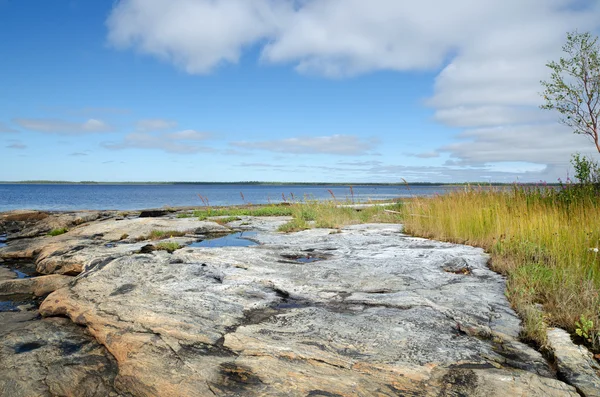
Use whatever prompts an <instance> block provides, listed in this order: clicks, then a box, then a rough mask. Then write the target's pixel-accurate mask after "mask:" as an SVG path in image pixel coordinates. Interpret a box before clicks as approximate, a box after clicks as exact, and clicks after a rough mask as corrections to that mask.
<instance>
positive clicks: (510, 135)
mask: <svg viewBox="0 0 600 397" xmlns="http://www.w3.org/2000/svg"><path fill="white" fill-rule="evenodd" d="M459 139H461V140H460V141H459V142H457V143H452V144H450V145H446V146H444V147H442V148H440V149H439V151H441V152H448V153H449V155H450V157H451V158H452V159H454V160H453V161H452V162H451V163H450V164H453V165H463V166H465V165H473V164H479V165H482V164H489V163H495V162H528V163H536V164H544V165H560V166H563V167H566V166H567V165H568V163H569V159H570V156H571V154H572V153H575V152H581V153H589V152H590V149H591V148H592V146H591V145H590V142H589V141H588V139H587V138H586V137H585V136H582V135H575V134H573V133H572V132H571V131H570V130H569V129H568V128H566V127H564V126H562V125H560V124H557V123H552V124H539V125H516V126H505V127H494V128H481V129H474V130H467V131H465V132H463V133H462V134H460V135H459ZM560 176H561V175H556V177H560ZM562 176H564V175H562Z"/></svg>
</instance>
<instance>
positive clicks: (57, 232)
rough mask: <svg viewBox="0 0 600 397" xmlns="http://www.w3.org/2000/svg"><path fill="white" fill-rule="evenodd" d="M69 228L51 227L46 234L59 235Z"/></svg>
mask: <svg viewBox="0 0 600 397" xmlns="http://www.w3.org/2000/svg"><path fill="white" fill-rule="evenodd" d="M68 231H69V229H67V228H66V227H61V228H60V229H52V230H50V231H49V232H48V236H60V235H61V234H65V233H66V232H68Z"/></svg>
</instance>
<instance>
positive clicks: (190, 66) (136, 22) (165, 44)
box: [106, 0, 287, 73]
mask: <svg viewBox="0 0 600 397" xmlns="http://www.w3.org/2000/svg"><path fill="white" fill-rule="evenodd" d="M280 3H281V4H285V3H287V2H281V1H279V2H278V1H270V0H252V1H248V0H225V1H213V0H125V1H120V2H118V3H116V5H115V7H114V9H113V11H112V13H111V15H110V16H109V18H108V20H107V22H106V24H107V26H108V29H109V34H108V40H109V42H110V43H112V44H113V45H115V46H116V47H119V48H128V47H134V48H136V49H137V50H138V51H140V52H142V53H147V54H151V55H155V56H157V57H159V58H162V59H166V60H169V61H171V62H173V63H175V64H177V65H178V66H180V67H181V68H183V69H185V70H186V71H187V72H189V73H206V72H208V71H210V70H211V69H212V68H214V67H215V66H217V65H219V64H220V63H223V62H231V63H236V62H237V61H238V59H239V57H240V55H241V52H242V49H243V47H244V46H246V45H250V44H253V43H255V42H256V41H257V40H261V39H263V38H265V37H268V36H271V35H272V34H273V33H274V31H275V27H276V25H277V18H276V15H277V14H278V9H279V7H280V6H279V5H278V4H280Z"/></svg>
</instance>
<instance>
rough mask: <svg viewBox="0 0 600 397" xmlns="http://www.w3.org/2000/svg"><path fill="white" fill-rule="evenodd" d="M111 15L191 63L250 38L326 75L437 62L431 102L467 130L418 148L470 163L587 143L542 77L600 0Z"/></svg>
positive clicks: (111, 34) (232, 7)
mask: <svg viewBox="0 0 600 397" xmlns="http://www.w3.org/2000/svg"><path fill="white" fill-rule="evenodd" d="M107 26H108V40H109V42H110V43H112V44H113V45H115V46H116V47H118V48H133V49H135V50H137V51H139V52H142V53H146V54H150V55H153V56H157V57H159V58H161V59H164V60H166V61H168V62H172V63H174V64H175V65H177V66H178V67H180V68H182V69H184V70H185V71H187V72H189V73H208V72H211V71H212V70H214V69H215V68H217V67H219V66H220V65H223V64H226V63H236V62H238V61H239V59H240V57H241V54H242V53H243V52H244V51H245V50H246V49H249V48H252V49H258V51H259V53H260V61H261V62H263V63H266V64H289V65H292V66H293V67H294V68H295V69H296V70H297V71H299V72H300V73H309V74H318V75H322V76H330V77H346V76H353V75H358V74H362V73H369V72H374V71H380V70H391V71H398V72H403V71H412V70H429V71H433V72H435V73H437V76H436V78H435V81H434V83H433V94H432V95H431V97H430V98H428V100H427V101H426V105H427V106H430V107H432V108H433V109H434V119H435V120H436V121H437V122H439V123H441V124H443V125H447V126H449V127H458V128H464V129H466V130H464V131H463V132H462V133H461V134H460V135H459V136H458V137H456V139H457V141H456V143H454V144H451V145H446V146H444V147H442V148H438V150H435V151H431V152H426V153H421V154H418V155H417V156H420V157H424V158H428V157H434V156H436V155H437V154H439V153H447V154H449V155H450V157H451V159H452V160H451V161H452V162H454V163H455V164H462V166H463V167H467V166H470V165H480V164H482V163H491V162H515V161H516V162H526V163H528V164H533V163H535V164H537V166H536V167H538V168H537V169H538V170H539V165H540V164H541V165H542V166H543V167H545V168H544V171H543V172H542V171H539V173H540V174H544V175H546V174H547V175H549V173H551V172H559V171H560V170H561V168H560V167H562V165H561V166H558V164H565V162H566V161H567V159H568V155H569V154H570V151H573V150H585V148H586V145H585V142H583V141H581V140H580V139H578V137H576V136H573V135H572V134H570V133H569V132H568V131H565V130H561V129H560V128H559V127H558V126H557V125H554V126H551V125H549V124H548V123H549V122H550V121H553V120H552V118H553V117H554V116H553V115H552V114H551V113H544V112H543V111H541V110H540V109H538V108H537V106H538V105H539V104H540V97H539V92H540V91H541V88H540V84H539V81H540V80H543V79H545V78H547V76H548V68H547V67H546V66H545V64H546V63H547V62H548V61H549V60H552V59H557V58H558V57H559V56H560V55H561V46H562V43H563V42H564V37H565V32H567V31H571V30H574V29H578V30H580V31H586V30H591V31H597V29H598V28H599V27H600V2H598V1H581V0H489V1H481V0H454V1H452V2H449V1H442V0H421V1H418V2H409V1H398V0H371V1H364V0H302V1H297V0H280V1H276V0H254V1H247V0H121V1H119V2H118V3H116V5H115V7H114V8H113V10H112V12H111V14H110V17H109V18H108V20H107ZM338 139H339V138H338ZM354 139H355V140H358V138H354ZM311 142H312V143H311ZM355 143H356V142H354V143H352V142H345V143H344V144H342V145H341V146H340V147H341V149H340V150H337V151H336V150H335V149H320V148H324V147H326V146H327V142H326V141H321V142H319V141H314V140H313V141H310V140H308V138H307V139H300V138H293V139H291V140H280V141H266V142H255V143H250V142H238V143H236V144H235V146H238V147H244V148H249V149H264V150H270V151H275V152H284V153H311V152H312V153H334V154H342V153H343V154H357V153H365V152H366V151H367V150H368V149H366V150H365V149H364V150H360V149H357V148H356V147H355V146H357V145H355ZM345 144H347V145H348V147H346V148H345V146H344V145H345ZM552 145H559V146H556V147H554V146H552ZM332 146H333V145H332ZM321 150H323V151H321ZM450 164H452V163H448V166H450ZM489 167H490V166H488V168H489ZM533 168H535V167H533ZM533 168H532V167H530V169H533ZM520 169H523V168H520ZM527 172H529V171H527ZM532 172H534V171H532ZM560 172H562V171H560ZM523 174H524V175H525V174H527V175H533V174H528V173H526V172H525V171H524V172H523ZM456 175H458V174H456ZM490 175H494V174H493V173H490Z"/></svg>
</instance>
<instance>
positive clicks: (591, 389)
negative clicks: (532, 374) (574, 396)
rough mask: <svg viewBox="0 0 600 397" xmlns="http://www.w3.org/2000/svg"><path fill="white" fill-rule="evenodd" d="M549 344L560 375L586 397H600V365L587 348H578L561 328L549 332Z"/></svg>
mask: <svg viewBox="0 0 600 397" xmlns="http://www.w3.org/2000/svg"><path fill="white" fill-rule="evenodd" d="M548 343H549V345H550V348H551V349H552V352H553V354H554V358H555V359H556V365H557V366H558V375H559V376H560V377H561V378H563V379H565V380H566V381H568V382H569V384H571V385H573V386H575V387H576V388H577V390H578V391H579V392H580V393H581V395H582V396H585V397H599V396H600V365H598V363H597V362H596V360H594V357H593V355H592V353H591V352H590V351H588V350H587V349H586V348H585V346H577V345H575V344H574V343H573V342H572V341H571V336H570V335H569V334H568V333H567V332H566V331H564V330H562V329H560V328H552V329H550V330H548Z"/></svg>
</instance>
